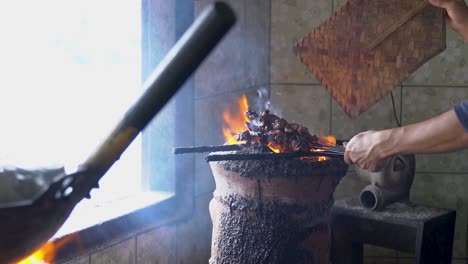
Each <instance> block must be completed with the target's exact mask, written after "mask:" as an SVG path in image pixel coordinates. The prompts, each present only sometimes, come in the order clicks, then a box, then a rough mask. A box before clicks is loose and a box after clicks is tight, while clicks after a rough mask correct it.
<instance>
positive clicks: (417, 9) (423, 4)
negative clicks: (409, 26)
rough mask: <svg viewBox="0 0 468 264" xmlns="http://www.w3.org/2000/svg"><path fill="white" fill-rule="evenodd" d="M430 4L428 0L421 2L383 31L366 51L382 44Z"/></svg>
mask: <svg viewBox="0 0 468 264" xmlns="http://www.w3.org/2000/svg"><path fill="white" fill-rule="evenodd" d="M429 5H430V3H429V1H428V0H422V1H421V3H419V4H418V5H417V6H416V7H414V8H413V9H411V10H410V11H409V12H408V13H406V15H405V16H403V17H402V18H401V19H400V20H398V21H397V22H396V23H395V24H393V25H392V26H391V27H390V28H388V29H387V30H385V31H384V32H383V33H382V34H381V35H380V36H378V37H377V38H376V39H374V41H372V42H371V43H370V44H369V46H368V47H367V49H368V50H372V49H373V48H375V47H377V46H378V45H379V44H380V43H382V42H383V41H384V40H385V39H387V38H388V37H389V36H390V35H391V34H393V32H395V31H396V30H397V29H399V28H400V27H402V26H403V25H404V24H406V23H407V22H408V21H409V20H410V19H412V18H413V17H415V16H417V15H418V14H419V13H421V12H422V11H423V10H424V9H425V8H426V7H427V6H429Z"/></svg>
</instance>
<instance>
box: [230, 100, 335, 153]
mask: <svg viewBox="0 0 468 264" xmlns="http://www.w3.org/2000/svg"><path fill="white" fill-rule="evenodd" d="M248 108H249V104H248V102H247V96H245V95H243V96H242V97H240V98H239V99H238V100H237V109H235V110H234V111H231V110H232V109H231V108H230V107H229V106H226V107H225V109H224V112H223V121H224V122H223V135H224V138H225V139H226V143H225V144H226V145H232V144H240V143H245V142H243V141H237V140H236V135H237V134H239V133H241V132H242V131H244V130H245V129H246V128H248V127H247V126H246V122H250V120H249V119H248V117H247V116H246V114H245V112H246V111H247V109H248ZM318 143H320V144H322V145H325V146H335V145H336V138H335V137H334V136H320V137H319V140H318ZM268 147H269V148H270V149H271V150H272V151H273V152H274V153H280V152H281V149H280V148H279V147H278V146H276V145H275V144H273V143H272V142H270V143H268ZM310 151H313V152H321V151H326V150H325V149H320V148H312V149H310ZM306 159H313V160H316V161H317V160H318V161H324V160H328V157H325V156H319V157H306Z"/></svg>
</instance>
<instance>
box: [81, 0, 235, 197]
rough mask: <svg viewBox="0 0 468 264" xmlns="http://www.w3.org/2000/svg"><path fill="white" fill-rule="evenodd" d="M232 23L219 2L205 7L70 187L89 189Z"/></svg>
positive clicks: (227, 9) (230, 14)
mask: <svg viewBox="0 0 468 264" xmlns="http://www.w3.org/2000/svg"><path fill="white" fill-rule="evenodd" d="M235 22H236V16H235V14H234V12H233V10H232V9H231V8H230V7H229V6H228V5H227V4H224V3H222V2H216V3H214V4H212V5H211V6H210V7H208V8H207V9H206V10H205V11H204V12H203V13H202V14H201V15H200V16H199V17H198V18H197V20H196V21H195V22H194V23H193V24H192V26H191V27H190V28H189V29H188V30H187V31H186V32H185V33H184V35H183V36H182V37H181V38H180V40H179V41H178V42H177V43H176V44H175V45H174V47H173V48H172V49H171V50H170V51H169V53H168V54H167V56H166V57H165V58H164V59H163V60H162V62H161V63H160V64H159V65H158V67H157V68H156V69H155V70H154V71H153V73H152V74H151V75H150V77H149V78H148V79H147V81H146V82H145V83H144V87H145V88H146V90H145V92H144V93H143V94H142V96H141V97H140V98H139V99H138V100H137V101H136V102H135V104H134V105H133V106H132V107H131V108H130V109H129V110H128V112H127V113H126V114H125V116H124V118H123V119H122V120H121V122H120V123H119V124H118V125H117V126H116V128H115V129H114V130H113V132H112V133H111V135H110V136H109V137H108V138H107V139H106V140H105V141H104V143H103V144H102V145H101V146H100V147H99V148H98V149H97V151H96V152H95V153H94V154H93V155H91V156H90V157H89V158H88V159H87V160H86V161H85V162H84V163H83V165H82V168H83V169H84V170H88V171H93V173H92V175H90V176H88V177H80V179H77V181H78V182H75V184H74V186H75V187H79V189H81V190H83V191H84V192H89V190H90V189H89V190H87V191H86V190H85V189H88V187H91V188H92V187H93V186H94V185H95V184H97V181H98V180H99V179H100V178H101V177H102V176H103V175H104V174H105V173H106V172H107V170H108V169H109V168H110V167H111V166H112V164H113V163H114V162H115V161H116V160H118V159H119V157H120V155H121V154H122V153H123V152H124V151H125V149H126V148H127V147H128V146H129V145H130V143H131V142H132V141H133V140H134V139H135V137H136V136H137V135H138V133H140V132H141V130H143V129H144V128H145V127H146V125H147V124H148V123H149V122H150V121H151V120H152V119H153V117H154V116H155V115H156V114H157V113H158V112H159V111H160V110H161V109H162V108H163V107H164V105H165V104H166V103H167V102H168V101H169V100H170V99H171V98H172V96H173V95H174V94H175V93H176V92H177V90H178V89H179V88H180V87H181V86H182V85H183V84H184V82H185V81H186V80H187V79H188V78H189V77H190V76H191V75H192V73H193V72H194V71H195V70H196V69H197V67H198V66H199V65H200V64H201V63H202V61H203V60H204V59H205V58H206V57H207V56H208V54H209V53H210V51H211V50H212V49H213V48H214V47H215V46H216V45H217V43H218V42H219V41H220V40H221V39H222V38H223V36H224V35H225V34H226V33H227V32H228V31H229V29H230V28H231V27H232V26H233V25H234V23H235Z"/></svg>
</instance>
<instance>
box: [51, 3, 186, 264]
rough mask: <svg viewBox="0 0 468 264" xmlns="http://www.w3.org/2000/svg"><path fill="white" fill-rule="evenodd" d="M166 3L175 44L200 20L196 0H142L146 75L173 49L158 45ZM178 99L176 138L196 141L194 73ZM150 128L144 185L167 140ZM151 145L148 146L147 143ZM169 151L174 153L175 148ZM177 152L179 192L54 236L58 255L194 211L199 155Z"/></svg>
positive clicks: (87, 249) (86, 250) (71, 255)
mask: <svg viewBox="0 0 468 264" xmlns="http://www.w3.org/2000/svg"><path fill="white" fill-rule="evenodd" d="M162 4H168V5H170V6H171V7H172V8H173V9H174V10H173V12H174V15H175V20H174V23H175V25H174V28H173V29H174V30H175V32H173V33H174V35H173V36H174V39H173V40H172V43H169V46H170V47H172V46H173V45H174V44H175V42H176V41H177V40H178V39H179V38H180V37H181V36H182V34H183V33H184V32H185V30H186V29H187V28H188V27H189V26H190V25H191V24H192V22H193V21H194V0H170V1H168V0H141V19H142V77H143V78H142V79H143V80H144V79H145V77H146V76H148V75H149V73H150V72H151V71H152V69H153V68H154V67H155V66H156V65H157V64H158V63H159V61H161V60H162V58H163V57H164V56H165V54H166V53H167V52H161V51H159V50H158V49H157V47H155V46H156V45H157V44H158V43H157V37H158V36H156V33H157V32H155V31H154V30H153V27H154V26H155V23H157V21H156V19H157V18H158V16H157V15H155V14H154V12H155V11H156V10H159V7H160V5H162ZM166 44H167V43H166ZM155 52H161V54H155ZM172 102H173V104H172V107H173V111H171V112H172V118H174V120H184V122H175V125H174V127H173V130H174V131H178V133H174V134H173V136H174V139H173V140H174V142H175V144H176V146H191V145H193V144H194V142H195V139H194V135H195V133H194V127H195V126H194V120H195V118H194V113H195V111H194V110H195V106H194V102H195V100H194V81H193V77H192V78H190V79H189V80H187V82H186V83H185V84H184V86H183V87H182V88H181V89H180V91H179V92H178V93H177V94H176V96H175V97H174V98H173V99H172ZM190 110H191V111H190ZM145 131H146V132H145ZM145 131H143V138H142V163H143V169H142V172H143V184H144V185H145V184H148V183H149V182H150V181H151V177H154V174H153V173H151V172H154V171H156V170H157V169H158V168H157V165H158V164H155V163H153V162H150V161H152V158H151V152H148V151H147V149H148V148H150V149H154V147H155V146H157V144H158V140H159V141H160V140H163V139H161V138H158V136H157V135H155V134H154V133H155V131H154V130H152V129H151V124H150V125H149V127H148V128H147V129H145ZM145 146H147V147H146V148H145ZM172 147H174V146H172ZM145 149H146V151H145ZM168 155H173V154H172V152H171V153H168ZM173 158H174V164H177V165H176V166H175V175H174V190H173V191H174V192H173V193H174V194H173V195H172V196H171V197H169V198H167V199H165V200H163V201H161V202H156V203H154V204H151V205H149V206H147V207H144V208H141V209H138V210H135V211H133V212H131V213H128V214H125V215H122V216H119V217H115V218H113V219H110V220H108V221H105V222H103V223H99V224H97V223H96V225H94V226H91V227H88V228H85V229H82V230H79V231H76V232H73V233H70V234H67V235H64V236H62V237H58V238H55V239H53V242H54V243H56V244H60V247H59V248H58V249H57V252H56V254H55V257H54V261H55V262H58V263H61V262H65V261H69V260H72V259H75V258H77V257H81V256H86V255H89V254H92V253H94V252H96V251H99V250H101V249H103V248H106V247H108V246H111V245H113V244H116V243H118V242H120V241H123V240H126V239H128V238H131V237H134V236H136V235H138V234H140V233H143V232H146V231H149V230H151V229H154V228H157V227H159V226H161V225H164V224H168V223H171V222H174V221H178V220H181V219H183V218H186V217H189V216H190V215H191V214H193V210H194V208H193V205H194V173H193V172H194V168H195V161H194V158H195V157H194V155H174V156H173ZM145 171H146V173H145ZM187 172H191V173H187ZM111 206H116V207H118V206H119V204H118V202H116V203H115V204H113V205H111Z"/></svg>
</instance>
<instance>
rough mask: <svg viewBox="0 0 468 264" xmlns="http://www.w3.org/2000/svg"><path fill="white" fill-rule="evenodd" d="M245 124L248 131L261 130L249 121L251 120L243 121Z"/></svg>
mask: <svg viewBox="0 0 468 264" xmlns="http://www.w3.org/2000/svg"><path fill="white" fill-rule="evenodd" d="M245 126H246V127H247V128H248V129H249V130H250V131H253V132H259V131H261V129H260V128H259V127H258V126H256V125H255V124H253V123H251V122H245Z"/></svg>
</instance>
